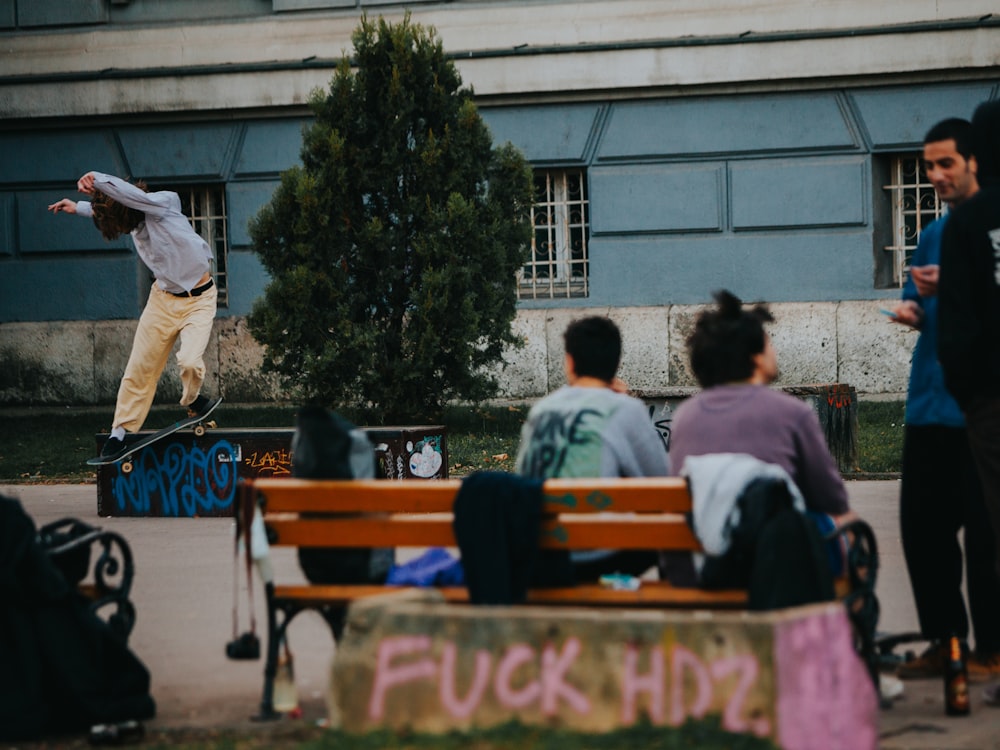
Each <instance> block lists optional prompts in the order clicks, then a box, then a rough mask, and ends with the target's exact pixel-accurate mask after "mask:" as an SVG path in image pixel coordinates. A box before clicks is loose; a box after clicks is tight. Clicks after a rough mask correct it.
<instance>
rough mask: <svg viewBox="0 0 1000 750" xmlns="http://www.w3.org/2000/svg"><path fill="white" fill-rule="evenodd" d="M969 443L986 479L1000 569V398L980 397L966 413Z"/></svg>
mask: <svg viewBox="0 0 1000 750" xmlns="http://www.w3.org/2000/svg"><path fill="white" fill-rule="evenodd" d="M965 419H966V423H967V424H968V430H969V447H970V448H971V449H972V456H973V458H974V459H975V461H976V467H977V468H978V469H979V478H980V479H981V480H982V483H983V496H984V497H985V499H986V509H987V510H988V511H989V514H990V518H991V519H992V521H993V539H994V541H995V543H996V552H997V559H996V569H997V571H998V572H1000V398H983V399H977V400H975V401H973V402H972V404H970V405H969V407H968V409H967V410H966V413H965Z"/></svg>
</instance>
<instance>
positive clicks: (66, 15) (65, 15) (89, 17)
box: [17, 0, 108, 27]
mask: <svg viewBox="0 0 1000 750" xmlns="http://www.w3.org/2000/svg"><path fill="white" fill-rule="evenodd" d="M107 21H108V3H107V0H72V2H66V0H17V23H18V25H19V26H21V27H28V26H66V25H67V24H78V23H107Z"/></svg>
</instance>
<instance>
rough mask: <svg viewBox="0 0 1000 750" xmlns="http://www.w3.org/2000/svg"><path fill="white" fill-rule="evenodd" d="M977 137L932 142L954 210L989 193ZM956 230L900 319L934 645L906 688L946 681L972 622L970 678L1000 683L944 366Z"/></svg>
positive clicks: (907, 455) (995, 601) (905, 486)
mask: <svg viewBox="0 0 1000 750" xmlns="http://www.w3.org/2000/svg"><path fill="white" fill-rule="evenodd" d="M971 130H972V126H971V125H970V124H969V122H968V121H966V120H962V119H958V118H952V119H948V120H944V121H942V122H939V123H938V124H937V125H935V126H934V127H932V128H931V129H930V130H929V131H928V132H927V135H926V136H925V137H924V155H923V163H924V171H925V172H926V174H927V179H928V180H929V181H930V182H931V184H932V185H933V186H934V190H935V192H936V193H937V196H938V198H939V199H940V200H941V201H942V202H944V203H946V204H947V206H948V209H949V210H950V209H953V208H955V207H956V206H958V205H959V204H960V203H963V202H964V201H966V200H967V199H969V198H971V197H972V196H973V195H975V194H976V193H977V192H978V190H979V184H978V182H977V181H976V160H975V158H974V157H973V156H972V152H971V145H972V144H971V137H972V136H971ZM948 221H949V215H948V214H945V215H944V216H942V217H941V218H940V219H938V220H937V221H935V222H934V223H932V224H930V225H929V226H928V227H926V228H925V229H924V230H923V232H921V234H920V242H919V244H918V245H917V249H916V251H915V252H914V254H913V258H912V260H911V264H910V278H909V280H908V281H907V282H906V285H905V286H904V287H903V295H902V296H903V298H902V301H901V302H899V303H898V304H897V305H896V306H895V308H894V309H893V313H894V316H893V318H892V319H893V321H895V322H896V323H900V324H902V325H908V326H911V327H913V328H916V329H918V330H919V331H920V336H919V338H918V339H917V345H916V347H915V348H914V351H913V360H912V365H911V369H910V385H909V392H908V393H907V398H906V432H905V438H904V442H903V472H902V483H901V492H900V499H899V520H900V530H901V533H902V541H903V553H904V556H905V558H906V567H907V570H908V571H909V574H910V585H911V586H912V588H913V598H914V601H915V603H916V607H917V616H918V619H919V621H920V632H921V634H922V635H923V637H924V638H926V639H927V640H928V641H929V642H930V645H929V646H928V648H927V650H926V651H924V653H923V654H921V655H920V656H919V657H917V658H916V659H914V660H912V661H909V662H906V663H904V664H903V665H901V666H900V668H899V672H898V674H899V676H900V677H902V678H904V679H913V678H920V677H938V676H940V675H942V674H943V672H944V666H945V663H946V662H947V660H948V651H947V648H948V643H947V641H948V637H949V636H951V635H957V636H959V637H960V638H962V639H963V640H965V639H967V638H968V635H969V619H970V616H971V620H972V630H973V632H974V633H975V637H976V652H975V653H974V654H973V655H972V656H970V657H969V660H968V668H969V676H970V677H971V678H980V679H985V678H987V677H989V676H990V675H991V674H1000V576H998V575H997V571H996V569H995V568H994V564H993V561H994V540H993V534H992V531H991V529H990V522H989V515H988V514H987V511H986V505H985V503H984V501H983V494H982V489H981V487H980V482H979V477H978V475H977V473H976V467H975V463H974V461H973V459H972V452H971V451H970V450H969V442H968V438H967V435H966V430H965V418H964V417H963V415H962V410H961V409H960V408H959V406H958V404H957V403H956V402H955V399H954V398H952V396H951V394H950V393H948V391H947V389H946V388H945V386H944V379H943V375H942V372H941V365H940V363H939V362H938V357H937V339H938V298H937V291H938V275H939V265H938V264H939V262H940V258H941V235H942V232H943V230H944V228H945V226H946V224H947V223H948ZM942 467H948V468H947V471H943V470H942ZM956 487H957V491H956ZM963 528H964V530H965V531H964V535H965V565H964V567H965V574H966V582H967V587H968V595H969V608H968V610H966V607H965V601H964V599H963V597H962V568H963V560H962V547H961V545H960V544H959V542H958V532H959V530H960V529H963Z"/></svg>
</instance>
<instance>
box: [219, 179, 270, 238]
mask: <svg viewBox="0 0 1000 750" xmlns="http://www.w3.org/2000/svg"><path fill="white" fill-rule="evenodd" d="M280 184H281V181H280V180H257V181H255V182H231V183H229V187H228V189H227V191H226V206H227V207H228V210H229V244H230V246H231V247H244V246H247V245H249V244H250V232H249V228H248V224H249V222H250V220H251V219H252V218H253V217H254V216H256V215H257V212H258V211H260V209H261V208H262V207H263V206H264V205H266V204H267V203H268V202H269V201H270V200H271V196H272V195H274V191H275V190H276V189H277V187H278V185H280Z"/></svg>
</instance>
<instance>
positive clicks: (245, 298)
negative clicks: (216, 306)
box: [227, 250, 270, 315]
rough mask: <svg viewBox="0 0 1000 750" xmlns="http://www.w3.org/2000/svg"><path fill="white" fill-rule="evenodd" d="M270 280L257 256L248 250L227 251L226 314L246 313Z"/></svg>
mask: <svg viewBox="0 0 1000 750" xmlns="http://www.w3.org/2000/svg"><path fill="white" fill-rule="evenodd" d="M269 281H270V277H269V276H268V274H267V271H265V270H264V266H262V265H261V264H260V261H259V260H258V259H257V256H256V255H255V254H254V253H252V252H250V251H248V250H244V251H234V252H230V253H229V310H228V311H227V314H228V315H246V314H248V313H249V312H250V310H251V309H252V308H253V303H254V302H256V301H257V298H258V297H260V296H261V295H263V293H264V287H265V286H267V283H268V282H269Z"/></svg>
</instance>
